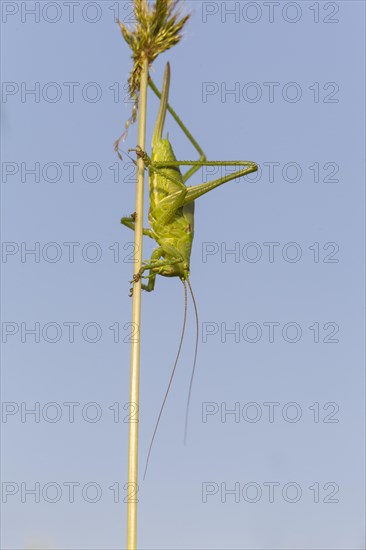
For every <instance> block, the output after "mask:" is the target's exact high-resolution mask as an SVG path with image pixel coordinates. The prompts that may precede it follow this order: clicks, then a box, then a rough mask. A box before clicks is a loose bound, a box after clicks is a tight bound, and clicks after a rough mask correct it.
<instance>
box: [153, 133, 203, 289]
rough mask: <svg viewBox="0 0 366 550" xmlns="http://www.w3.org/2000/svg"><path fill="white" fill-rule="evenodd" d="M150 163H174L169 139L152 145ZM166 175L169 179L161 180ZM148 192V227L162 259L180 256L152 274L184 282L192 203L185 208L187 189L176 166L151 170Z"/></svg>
mask: <svg viewBox="0 0 366 550" xmlns="http://www.w3.org/2000/svg"><path fill="white" fill-rule="evenodd" d="M151 161H152V164H153V163H154V162H164V163H165V162H166V163H167V164H168V163H169V162H170V161H172V162H175V161H176V158H175V155H174V152H173V149H172V146H171V145H170V142H169V140H168V139H160V140H159V141H157V142H156V143H155V147H154V149H153V152H152V156H151ZM165 174H166V175H167V176H168V177H164V175H165ZM171 178H173V179H174V180H176V181H172V179H171ZM149 191H150V210H149V224H150V227H151V229H152V230H153V232H154V237H155V239H156V241H157V242H158V244H159V245H160V247H161V248H162V249H163V252H162V258H166V259H169V260H173V259H176V258H179V257H182V261H181V262H179V263H176V264H173V265H167V266H161V267H157V268H154V269H153V271H154V272H155V273H158V274H159V275H163V276H165V277H180V278H183V279H187V278H188V275H189V264H190V257H191V249H192V241H193V234H194V203H193V202H191V203H189V204H187V205H184V201H185V195H186V192H187V188H186V186H185V184H184V182H183V178H182V174H181V172H180V170H179V167H176V166H172V167H169V166H167V167H165V166H164V167H161V168H159V173H156V172H154V171H152V170H151V171H150V178H149Z"/></svg>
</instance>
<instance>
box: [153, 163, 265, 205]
mask: <svg viewBox="0 0 366 550" xmlns="http://www.w3.org/2000/svg"><path fill="white" fill-rule="evenodd" d="M197 164H198V165H199V166H198V168H199V167H201V166H242V167H243V168H240V169H239V170H237V171H236V172H232V173H231V174H228V175H227V176H224V177H222V178H218V179H216V180H212V181H209V182H206V183H201V184H199V185H195V186H192V187H187V193H186V196H185V201H184V205H186V204H188V203H190V202H192V201H194V200H196V199H197V198H198V197H201V196H202V195H204V194H205V193H208V192H209V191H211V190H212V189H215V188H216V187H219V185H223V184H224V183H227V182H229V181H232V180H234V179H236V178H241V177H243V176H246V175H247V174H250V173H252V172H256V171H257V170H258V165H257V164H256V163H255V162H252V161H248V160H212V161H204V162H200V161H194V160H177V161H169V162H154V166H153V168H152V169H153V170H156V171H159V170H160V169H161V168H165V167H168V166H170V167H172V166H190V165H197ZM165 177H166V178H167V179H171V178H169V176H165ZM172 197H173V195H172Z"/></svg>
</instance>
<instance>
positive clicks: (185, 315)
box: [143, 279, 192, 479]
mask: <svg viewBox="0 0 366 550" xmlns="http://www.w3.org/2000/svg"><path fill="white" fill-rule="evenodd" d="M183 285H184V318H183V327H182V334H181V337H180V343H179V348H178V352H177V356H176V358H175V362H174V366H173V370H172V374H171V375H170V380H169V384H168V387H167V389H166V392H165V396H164V399H163V403H162V405H161V407H160V412H159V416H158V419H157V421H156V424H155V429H154V433H153V435H152V438H151V442H150V447H149V452H148V453H147V459H146V465H145V471H144V478H143V479H145V477H146V472H147V468H148V465H149V460H150V454H151V449H152V446H153V443H154V439H155V435H156V432H157V429H158V426H159V422H160V418H161V415H162V412H163V409H164V405H165V402H166V400H167V397H168V394H169V390H170V386H171V385H172V382H173V378H174V373H175V369H176V367H177V364H178V359H179V355H180V350H181V348H182V344H183V338H184V333H185V330H186V321H187V302H188V299H187V286H186V282H185V280H184V279H183ZM188 285H189V282H188ZM189 287H190V285H189ZM191 292H192V290H191Z"/></svg>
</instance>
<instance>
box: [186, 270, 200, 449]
mask: <svg viewBox="0 0 366 550" xmlns="http://www.w3.org/2000/svg"><path fill="white" fill-rule="evenodd" d="M187 283H188V286H189V291H190V293H191V296H192V301H193V306H194V312H195V315H196V347H195V350H194V361H193V369H192V374H191V381H190V383H189V390H188V399H187V407H186V420H185V425H184V445H185V444H186V443H187V434H188V415H189V404H190V401H191V394H192V386H193V378H194V373H195V369H196V361H197V351H198V335H199V326H198V311H197V304H196V300H195V297H194V294H193V290H192V287H191V283H190V282H189V279H187Z"/></svg>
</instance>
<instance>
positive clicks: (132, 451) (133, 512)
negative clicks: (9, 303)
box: [127, 59, 148, 550]
mask: <svg viewBox="0 0 366 550" xmlns="http://www.w3.org/2000/svg"><path fill="white" fill-rule="evenodd" d="M147 84H148V61H147V59H145V60H144V62H143V68H142V73H141V81H140V96H139V109H138V138H137V141H138V145H139V146H140V147H141V149H142V150H143V151H145V141H146V105H147ZM144 173H145V170H144V161H143V160H142V159H141V158H139V159H138V160H137V173H136V224H135V263H134V272H135V273H137V272H138V271H139V269H140V267H141V265H142V225H143V217H144ZM132 326H134V327H137V329H138V330H137V331H136V332H137V338H135V339H133V341H132V343H131V370H130V403H131V404H133V405H134V406H135V410H136V411H137V414H136V417H137V419H135V420H134V421H131V422H130V426H129V440H128V489H127V495H128V496H127V550H136V535H137V502H138V499H137V494H138V493H137V491H138V484H137V482H138V434H139V383H140V339H141V279H140V280H139V281H138V282H137V283H134V286H133V299H132ZM129 495H131V496H129Z"/></svg>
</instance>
